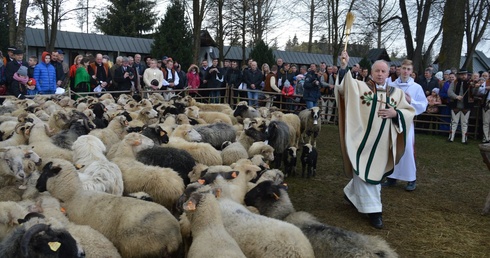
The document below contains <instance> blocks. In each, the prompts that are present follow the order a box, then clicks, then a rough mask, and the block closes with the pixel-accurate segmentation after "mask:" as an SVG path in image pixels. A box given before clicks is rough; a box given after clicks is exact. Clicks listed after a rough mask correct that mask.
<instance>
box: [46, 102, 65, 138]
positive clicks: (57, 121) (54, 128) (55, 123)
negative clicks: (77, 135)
mask: <svg viewBox="0 0 490 258" xmlns="http://www.w3.org/2000/svg"><path fill="white" fill-rule="evenodd" d="M54 105H56V104H54ZM48 114H50V113H49V112H48ZM69 122H70V116H69V114H68V113H67V112H66V111H64V110H57V111H56V112H54V113H53V114H51V116H50V117H49V120H48V126H49V127H48V128H49V130H50V132H51V133H52V134H55V133H59V132H60V131H61V130H63V129H65V128H66V125H67V124H68V123H69Z"/></svg>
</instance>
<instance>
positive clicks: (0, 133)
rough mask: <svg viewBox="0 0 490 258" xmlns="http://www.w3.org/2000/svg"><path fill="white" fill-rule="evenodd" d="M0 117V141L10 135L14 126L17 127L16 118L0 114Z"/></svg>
mask: <svg viewBox="0 0 490 258" xmlns="http://www.w3.org/2000/svg"><path fill="white" fill-rule="evenodd" d="M1 117H2V118H0V120H1V122H0V141H4V140H6V139H7V138H8V137H10V136H11V135H12V134H13V133H14V131H15V127H17V124H18V122H17V118H16V117H13V116H1ZM3 118H6V119H10V120H7V121H6V120H4V119H3Z"/></svg>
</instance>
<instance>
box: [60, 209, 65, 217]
mask: <svg viewBox="0 0 490 258" xmlns="http://www.w3.org/2000/svg"><path fill="white" fill-rule="evenodd" d="M60 211H61V213H63V214H65V215H66V209H65V208H63V207H61V208H60Z"/></svg>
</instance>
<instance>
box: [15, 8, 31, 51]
mask: <svg viewBox="0 0 490 258" xmlns="http://www.w3.org/2000/svg"><path fill="white" fill-rule="evenodd" d="M28 7H29V0H22V1H21V2H20V9H19V24H18V25H17V32H16V37H15V46H17V47H18V48H20V49H24V39H25V34H26V20H27V19H26V17H27V8H28Z"/></svg>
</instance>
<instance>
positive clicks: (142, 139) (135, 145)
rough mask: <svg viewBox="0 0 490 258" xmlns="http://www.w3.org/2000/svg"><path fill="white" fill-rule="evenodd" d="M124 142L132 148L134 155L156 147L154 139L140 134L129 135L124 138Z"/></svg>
mask: <svg viewBox="0 0 490 258" xmlns="http://www.w3.org/2000/svg"><path fill="white" fill-rule="evenodd" d="M123 141H124V143H125V144H128V145H129V146H131V147H132V149H133V152H134V153H138V152H140V151H142V150H145V149H148V148H151V147H153V145H155V143H154V142H153V140H152V139H150V138H148V137H146V136H144V135H141V134H138V133H129V134H127V135H126V136H124V139H123Z"/></svg>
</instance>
